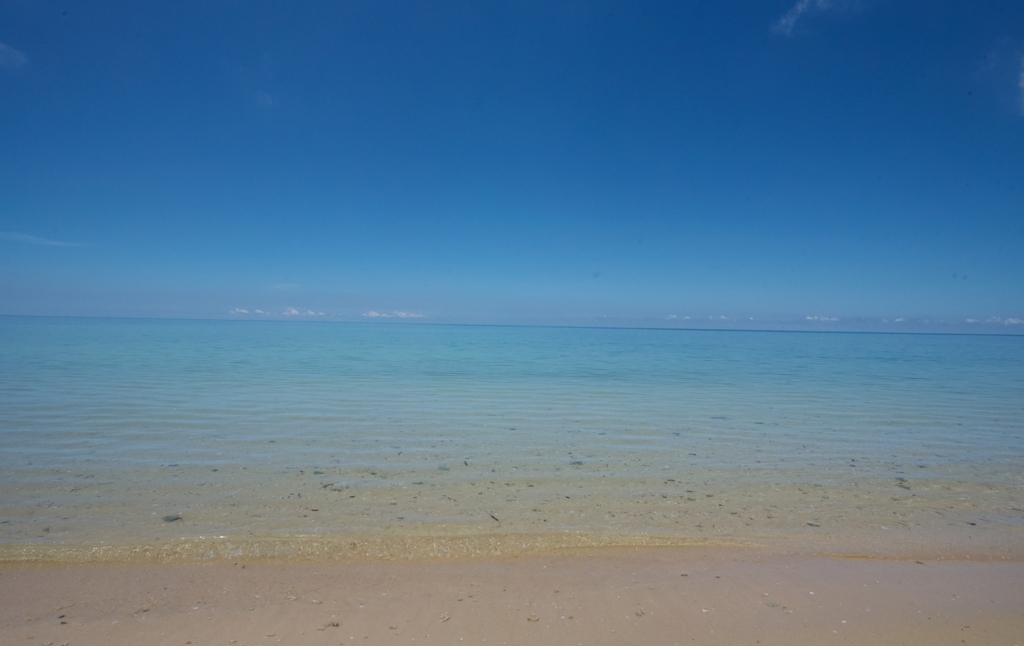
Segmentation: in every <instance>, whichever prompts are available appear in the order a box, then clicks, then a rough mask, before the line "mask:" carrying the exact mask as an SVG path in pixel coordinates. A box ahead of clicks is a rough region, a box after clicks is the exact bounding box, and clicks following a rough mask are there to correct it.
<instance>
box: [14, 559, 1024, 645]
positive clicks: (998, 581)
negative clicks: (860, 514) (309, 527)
mask: <svg viewBox="0 0 1024 646" xmlns="http://www.w3.org/2000/svg"><path fill="white" fill-rule="evenodd" d="M1021 581H1024V563H1020V562H1006V561H1002V562H993V561H988V562H972V561H943V562H932V561H907V560H902V561H890V560H869V559H850V558H836V557H821V556H799V555H795V556H794V555H772V554H768V553H766V552H764V551H757V550H747V549H729V548H699V547H694V548H661V549H655V548H646V549H599V550H576V551H565V552H561V553H552V554H548V555H536V556H529V557H519V558H508V559H493V558H492V559H457V560H450V561H445V562H442V561H418V562H407V563H394V562H391V563H366V562H349V563H334V564H324V563H320V564H303V565H295V564H282V563H258V562H237V563H217V564H208V565H202V564H190V565H151V566H147V565H133V566H115V565H92V566H89V565H78V566H51V567H40V566H39V565H12V564H7V565H6V566H4V567H3V568H2V573H0V629H2V634H3V640H2V641H3V643H4V644H39V645H43V646H46V645H56V644H62V645H63V644H67V645H68V646H87V645H91V644H96V645H101V644H102V645H108V644H109V645H116V644H139V643H146V644H167V645H171V644H173V645H185V644H192V645H196V646H199V645H202V644H223V645H231V644H238V645H240V646H243V645H254V644H346V643H356V644H358V643H376V644H380V643H384V644H408V643H412V642H418V643H437V644H461V643H467V644H510V645H511V644H622V643H637V644H685V643H695V644H765V645H769V644H780V645H781V644H790V645H791V644H823V643H842V644H922V645H923V644H928V645H934V644H1019V643H1021V637H1022V636H1024V586H1022V585H1021Z"/></svg>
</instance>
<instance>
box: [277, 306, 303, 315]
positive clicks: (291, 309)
mask: <svg viewBox="0 0 1024 646" xmlns="http://www.w3.org/2000/svg"><path fill="white" fill-rule="evenodd" d="M281 314H283V315H284V316H300V313H299V310H297V309H295V308H294V307H289V308H288V309H286V310H285V311H283V312H281Z"/></svg>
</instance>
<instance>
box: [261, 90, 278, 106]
mask: <svg viewBox="0 0 1024 646" xmlns="http://www.w3.org/2000/svg"><path fill="white" fill-rule="evenodd" d="M256 102H257V103H259V104H260V105H262V106H263V107H264V108H276V107H277V103H278V99H277V97H276V96H274V95H273V94H270V93H269V92H264V91H263V90H260V91H259V92H257V93H256Z"/></svg>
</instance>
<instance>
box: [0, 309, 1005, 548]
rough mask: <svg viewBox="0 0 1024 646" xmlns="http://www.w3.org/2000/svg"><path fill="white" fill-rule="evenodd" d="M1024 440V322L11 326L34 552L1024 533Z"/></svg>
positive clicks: (17, 467) (4, 460)
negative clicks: (1018, 333) (1000, 328)
mask: <svg viewBox="0 0 1024 646" xmlns="http://www.w3.org/2000/svg"><path fill="white" fill-rule="evenodd" d="M1022 436H1024V337H1011V336H1001V337H997V336H926V335H878V334H813V333H773V332H715V331H670V330H624V329H578V328H576V329H569V328H516V327H465V326H432V325H387V324H384V325H375V324H344V323H286V322H237V321H230V322H221V321H155V320H146V321H138V320H92V319H42V318H0V543H3V544H5V545H6V546H7V548H8V550H9V552H10V551H11V550H13V552H11V553H15V554H16V553H22V552H25V550H28V549H29V547H31V549H32V550H36V552H33V553H39V550H45V549H52V550H59V549H65V550H70V551H74V550H76V549H79V550H80V548H79V547H76V546H80V545H85V544H91V545H96V544H111V545H115V544H116V545H119V546H131V545H134V546H136V547H137V546H139V545H142V544H146V545H149V544H155V545H165V546H167V545H174V544H180V543H181V542H182V541H186V540H188V541H196V540H199V539H198V538H197V537H200V536H202V537H203V539H202V541H207V540H208V537H210V536H214V537H224V538H223V539H221V538H218V539H217V540H235V541H236V543H237V545H240V544H241V543H238V541H241V540H242V539H243V538H244V539H245V540H248V541H257V542H258V541H260V540H269V539H274V540H278V541H285V542H286V541H287V540H296V541H298V540H299V539H300V538H301V539H302V540H311V539H310V537H314V538H317V539H322V540H327V541H329V540H333V539H335V538H338V537H348V536H360V537H363V538H364V539H366V540H374V541H377V543H376V544H375V545H376V547H375V548H374V549H379V550H383V551H387V549H388V548H386V547H380V546H381V545H384V544H385V543H387V541H388V540H390V541H392V542H394V541H398V542H402V541H405V542H404V543H402V545H405V546H406V548H407V547H408V544H409V543H408V541H409V540H412V539H413V538H416V537H431V540H435V541H436V540H437V539H438V538H439V537H440V538H442V539H443V538H445V537H449V538H450V537H453V536H454V537H464V538H465V540H471V539H473V537H490V538H488V540H491V541H493V540H495V539H494V537H495V536H498V537H499V538H500V537H503V536H504V537H508V536H516V537H520V536H538V537H541V539H543V537H544V536H573V537H577V538H574V539H573V540H577V541H581V540H591V541H598V542H599V541H600V540H603V541H606V542H610V543H615V542H616V541H618V542H621V543H629V541H636V540H639V539H638V538H637V537H656V538H658V539H659V540H676V539H684V538H685V539H691V538H700V539H706V538H716V539H738V540H768V539H772V538H776V539H777V538H779V537H782V538H786V537H802V538H810V539H814V538H815V537H817V538H820V539H821V540H839V539H843V540H845V539H849V540H853V541H856V540H860V541H869V542H870V541H874V543H873V544H879V543H885V542H891V541H892V540H896V541H897V542H899V541H903V542H905V543H907V544H910V543H914V544H926V543H927V544H939V543H941V544H942V545H945V546H949V545H963V544H964V542H965V541H975V542H976V543H978V544H984V545H986V546H989V547H991V548H992V549H997V548H998V549H1003V550H1007V551H1010V552H1012V551H1013V550H1015V549H1019V548H1020V546H1021V541H1020V539H1021V536H1022V535H1021V528H1022V524H1024V520H1022V518H1024V512H1022V507H1024V498H1022V495H1021V494H1022V491H1024V440H1022ZM366 537H370V538H366ZM579 537H585V538H579ZM892 537H895V538H892ZM473 540H475V539H473ZM481 540H482V539H481ZM517 540H518V539H517ZM644 540H649V538H648V539H644ZM200 542H201V541H200ZM281 544H283V543H281ZM233 545H235V544H233ZM237 545H236V547H235V548H233V549H236V548H237V549H245V548H243V547H237ZM502 545H504V543H502ZM27 546H28V547H27ZM406 548H403V549H406ZM204 549H205V548H204ZM275 549H284V548H280V547H278V548H275ZM936 549H938V548H936ZM17 550H21V551H22V552H17ZM211 553H212V552H211Z"/></svg>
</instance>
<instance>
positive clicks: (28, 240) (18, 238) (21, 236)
mask: <svg viewBox="0 0 1024 646" xmlns="http://www.w3.org/2000/svg"><path fill="white" fill-rule="evenodd" d="M0 239H3V240H11V241H13V242H21V243H24V244H38V245H43V246H46V247H81V246H82V244H81V243H80V242H64V241H63V240H50V239H49V238H40V237H39V236H30V235H29V234H27V233H15V232H13V231H0Z"/></svg>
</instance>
